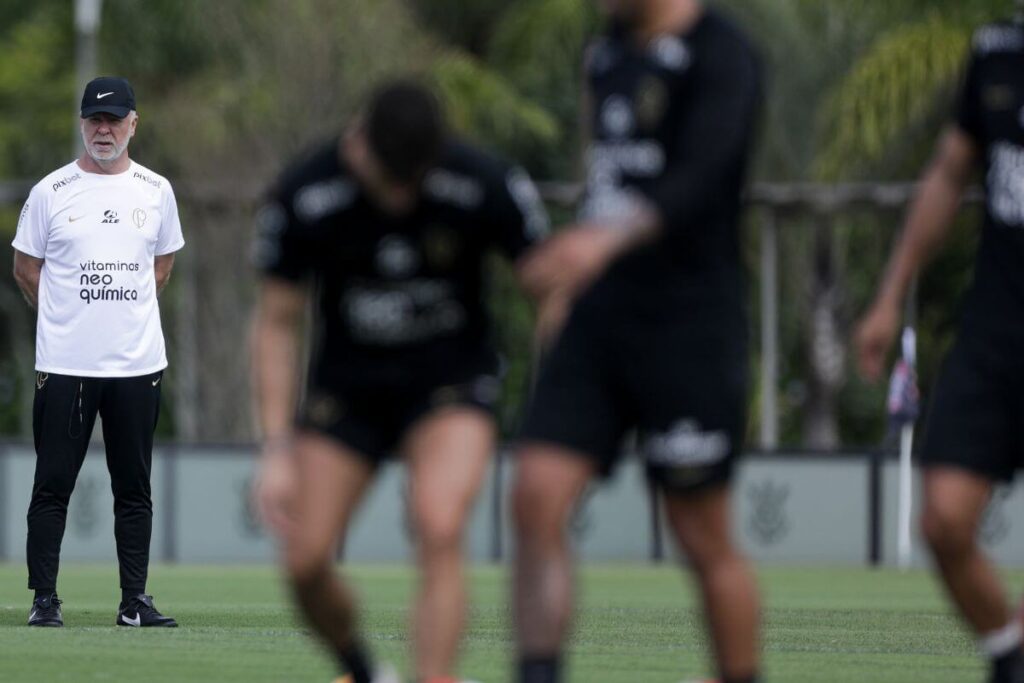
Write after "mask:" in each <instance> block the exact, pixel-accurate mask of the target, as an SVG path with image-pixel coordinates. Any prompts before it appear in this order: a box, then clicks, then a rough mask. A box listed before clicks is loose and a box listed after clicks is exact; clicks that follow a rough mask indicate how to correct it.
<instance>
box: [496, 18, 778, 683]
mask: <svg viewBox="0 0 1024 683" xmlns="http://www.w3.org/2000/svg"><path fill="white" fill-rule="evenodd" d="M602 5H603V7H604V9H605V10H606V12H607V13H608V14H609V16H610V18H611V24H612V26H611V30H610V31H609V32H608V34H607V35H606V36H605V37H603V38H602V39H600V40H598V41H597V43H596V44H595V45H594V46H593V47H592V48H591V50H590V51H589V54H588V58H587V64H586V78H587V86H586V95H587V105H588V107H589V112H588V117H589V120H588V122H587V123H588V125H589V127H590V129H591V139H590V141H589V145H588V148H587V156H586V162H587V194H586V198H585V201H584V205H583V207H582V212H581V216H580V219H579V222H578V223H577V224H575V225H572V226H569V227H568V228H567V229H565V230H564V231H562V232H560V233H559V234H557V235H556V236H555V237H554V238H552V240H551V241H550V242H548V243H547V244H546V245H544V246H542V247H541V248H540V249H539V250H538V252H537V253H536V254H535V255H533V256H532V257H531V258H530V259H529V260H528V261H527V263H526V266H525V270H524V272H525V274H526V279H527V286H528V287H531V288H536V289H537V290H542V291H547V290H549V289H555V290H558V291H560V292H561V293H562V295H563V296H564V297H565V298H566V299H569V300H571V301H573V302H574V303H572V305H571V313H570V315H569V318H568V322H567V324H566V326H565V328H564V331H563V332H562V333H561V335H560V337H559V338H558V339H557V341H556V342H555V344H554V347H553V349H552V351H551V354H550V355H549V357H548V358H547V359H546V363H545V365H544V366H543V367H542V368H541V372H540V376H539V380H538V386H537V390H536V395H535V397H534V400H533V403H532V406H531V408H530V410H529V411H528V415H527V418H526V422H525V425H524V428H523V433H522V440H521V444H520V447H519V453H518V456H519V457H518V475H517V478H516V482H515V485H514V492H513V505H514V517H515V525H516V549H517V557H516V564H515V615H516V620H517V624H516V629H517V639H518V648H519V657H520V664H519V666H520V673H519V680H520V681H521V682H522V683H551V682H552V681H557V680H560V674H559V670H560V662H559V659H560V655H561V650H562V647H563V642H564V640H565V635H566V629H567V628H568V626H569V623H570V621H571V615H572V581H571V560H570V550H569V547H568V539H567V533H566V526H567V521H568V519H569V517H570V515H571V513H572V511H573V509H574V507H575V506H576V504H577V503H578V501H579V500H580V495H581V493H582V492H583V490H584V488H585V487H586V486H587V485H588V484H589V483H590V482H591V481H592V480H594V479H595V478H597V477H599V476H603V475H607V474H608V473H609V472H610V470H611V469H612V467H613V466H614V464H615V462H616V460H617V458H618V455H619V445H620V441H621V440H622V437H623V434H624V433H625V432H626V431H627V430H630V429H634V428H635V429H637V430H638V432H639V434H638V436H639V439H638V449H639V452H640V454H641V456H642V457H643V459H644V461H645V463H646V466H647V471H648V474H649V476H650V477H651V479H652V480H653V481H654V482H655V483H656V484H657V485H658V486H659V487H660V488H661V490H662V491H663V492H664V494H665V506H666V512H667V514H668V519H669V523H670V527H671V529H672V533H673V535H674V537H675V539H676V541H677V542H678V543H679V545H680V546H681V548H682V550H683V551H684V552H685V554H686V555H687V557H688V558H689V560H690V562H691V564H692V567H693V569H694V572H695V575H696V578H697V581H698V584H699V587H700V589H701V592H702V595H703V598H704V608H705V615H706V618H707V622H708V626H709V630H710V634H711V637H712V642H713V644H714V657H715V660H716V663H717V668H718V671H719V673H720V675H721V677H722V679H723V680H724V681H728V682H729V683H740V682H744V683H750V682H751V681H756V680H757V679H758V668H759V665H758V650H759V645H758V597H757V588H756V586H755V582H754V578H753V575H752V572H751V570H750V567H749V566H748V563H747V561H746V560H745V559H744V558H743V557H742V556H741V555H740V553H739V551H738V549H737V548H736V546H735V544H734V542H733V539H732V534H731V532H730V505H729V504H730V486H729V483H730V480H731V476H732V471H733V466H734V462H735V458H736V456H737V454H738V453H739V450H740V447H741V440H742V437H743V433H744V427H745V422H746V420H745V404H746V389H747V344H746V334H747V318H746V314H745V304H744V299H745V296H744V292H743V289H744V287H743V282H742V276H741V271H742V268H741V265H740V249H739V246H740V245H739V229H738V227H739V226H738V223H739V213H740V192H741V188H742V186H743V181H744V176H745V169H746V165H747V158H748V156H749V152H750V148H751V142H752V139H753V129H754V124H755V119H756V115H757V110H758V105H759V102H760V96H761V80H760V66H759V60H758V58H757V57H756V56H755V54H754V52H753V50H752V49H751V47H750V45H749V43H748V42H747V39H746V38H745V37H744V36H742V35H741V34H740V33H739V31H737V29H736V28H735V27H734V26H733V25H732V24H731V23H730V22H728V21H727V20H726V19H725V18H723V17H722V16H721V15H720V14H718V13H717V12H715V11H712V10H708V9H705V8H704V7H703V6H702V5H701V4H700V3H698V2H696V0H604V2H602Z"/></svg>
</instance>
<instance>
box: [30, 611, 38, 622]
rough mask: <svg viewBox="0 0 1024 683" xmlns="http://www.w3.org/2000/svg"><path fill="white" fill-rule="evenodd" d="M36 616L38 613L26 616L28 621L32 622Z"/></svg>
mask: <svg viewBox="0 0 1024 683" xmlns="http://www.w3.org/2000/svg"><path fill="white" fill-rule="evenodd" d="M37 614H39V612H32V614H30V615H28V620H29V621H32V620H33V619H35V618H36V615H37Z"/></svg>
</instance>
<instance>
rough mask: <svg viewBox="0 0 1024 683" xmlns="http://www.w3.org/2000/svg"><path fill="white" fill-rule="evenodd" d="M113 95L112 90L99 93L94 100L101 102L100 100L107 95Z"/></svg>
mask: <svg viewBox="0 0 1024 683" xmlns="http://www.w3.org/2000/svg"><path fill="white" fill-rule="evenodd" d="M113 94H114V91H113V90H111V91H110V92H101V93H96V99H97V100H102V99H103V98H104V97H106V96H107V95H113Z"/></svg>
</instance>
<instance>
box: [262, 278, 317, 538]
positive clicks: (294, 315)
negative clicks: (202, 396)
mask: <svg viewBox="0 0 1024 683" xmlns="http://www.w3.org/2000/svg"><path fill="white" fill-rule="evenodd" d="M306 298H307V294H306V289H305V287H303V286H301V285H299V284H296V283H292V282H288V281H286V280H283V279H278V278H274V277H268V278H265V279H264V281H263V284H262V286H261V289H260V293H259V298H258V300H257V303H256V310H255V314H254V316H253V321H252V330H251V334H250V346H251V353H252V386H253V396H254V403H255V406H254V407H255V412H256V418H257V421H258V423H259V427H260V433H261V435H262V448H261V464H260V472H259V477H258V482H257V485H256V488H255V491H254V498H255V503H256V505H257V507H258V509H259V512H260V516H261V518H262V519H263V520H264V522H265V523H266V524H267V525H268V526H269V527H270V528H271V529H272V530H274V531H276V532H279V533H280V532H283V531H284V530H285V529H286V528H287V525H288V521H289V506H290V503H291V499H290V497H291V495H292V494H293V488H292V487H293V472H292V463H291V458H290V455H291V450H292V420H293V416H294V414H295V403H296V395H297V393H298V391H297V390H298V380H297V377H298V374H299V373H298V358H299V348H300V341H299V330H300V325H301V323H302V319H303V315H304V312H305V309H306Z"/></svg>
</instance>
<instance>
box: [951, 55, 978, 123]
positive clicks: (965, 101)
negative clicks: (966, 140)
mask: <svg viewBox="0 0 1024 683" xmlns="http://www.w3.org/2000/svg"><path fill="white" fill-rule="evenodd" d="M980 71H981V65H980V59H979V58H978V55H976V54H975V55H972V56H971V61H970V62H969V63H968V65H967V74H966V76H965V77H964V82H963V85H962V86H961V88H960V96H959V99H958V100H957V103H956V112H955V115H956V123H957V126H959V127H960V129H961V130H963V131H964V132H965V133H967V134H968V135H970V136H971V137H972V138H974V139H975V141H977V142H980V141H981V139H982V116H981V97H980V87H979V86H980V83H979V80H980Z"/></svg>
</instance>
